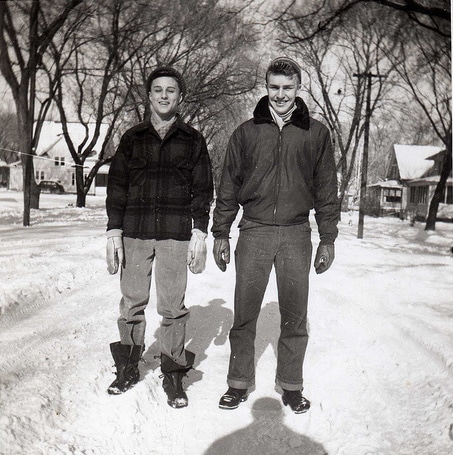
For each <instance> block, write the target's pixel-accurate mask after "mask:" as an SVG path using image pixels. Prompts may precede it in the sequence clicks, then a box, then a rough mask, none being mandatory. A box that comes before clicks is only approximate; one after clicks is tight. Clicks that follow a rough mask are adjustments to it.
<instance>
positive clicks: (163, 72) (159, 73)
mask: <svg viewBox="0 0 453 455" xmlns="http://www.w3.org/2000/svg"><path fill="white" fill-rule="evenodd" d="M158 77H172V78H173V79H175V80H176V82H177V83H178V86H179V91H180V92H181V95H182V96H183V97H184V96H185V94H186V82H185V80H184V78H183V77H182V74H181V73H180V72H179V71H177V70H175V69H174V68H173V67H171V66H159V67H158V68H156V69H155V70H154V71H153V72H152V73H151V74H150V75H149V76H148V80H147V81H146V92H147V93H149V92H150V91H151V84H152V83H153V80H154V79H157V78H158Z"/></svg>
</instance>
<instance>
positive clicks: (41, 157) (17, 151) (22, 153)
mask: <svg viewBox="0 0 453 455" xmlns="http://www.w3.org/2000/svg"><path fill="white" fill-rule="evenodd" d="M0 150H4V151H6V152H12V153H18V154H19V155H26V156H32V157H33V158H38V159H40V160H47V161H52V163H54V162H55V160H54V159H53V158H46V157H45V156H39V155H33V153H26V152H20V151H19V150H11V149H7V148H4V147H0ZM71 166H80V167H84V166H83V164H77V163H74V164H71Z"/></svg>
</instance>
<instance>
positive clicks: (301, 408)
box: [282, 389, 310, 414]
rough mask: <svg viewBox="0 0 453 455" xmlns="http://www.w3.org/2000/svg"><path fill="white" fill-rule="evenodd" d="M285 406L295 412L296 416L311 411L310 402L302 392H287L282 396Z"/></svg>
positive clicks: (284, 391)
mask: <svg viewBox="0 0 453 455" xmlns="http://www.w3.org/2000/svg"><path fill="white" fill-rule="evenodd" d="M282 401H283V404H284V405H285V406H286V405H288V404H289V407H290V408H291V409H292V410H293V411H294V413H295V414H302V413H304V412H307V411H308V410H309V409H310V402H309V401H308V400H307V399H306V398H305V397H303V396H302V391H301V390H285V389H283V395H282Z"/></svg>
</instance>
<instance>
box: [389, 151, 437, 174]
mask: <svg viewBox="0 0 453 455" xmlns="http://www.w3.org/2000/svg"><path fill="white" fill-rule="evenodd" d="M393 148H394V150H395V157H396V161H397V163H398V169H399V173H400V177H401V180H412V179H419V178H422V177H424V176H425V175H426V174H427V173H428V172H429V171H430V170H431V168H432V167H433V166H434V160H433V159H432V158H433V156H435V155H437V154H439V153H440V152H441V151H442V147H436V146H434V145H401V144H395V145H394V146H393Z"/></svg>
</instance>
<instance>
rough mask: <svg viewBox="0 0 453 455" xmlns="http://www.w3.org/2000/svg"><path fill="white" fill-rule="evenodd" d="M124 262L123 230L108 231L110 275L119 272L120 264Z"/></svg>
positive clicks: (108, 265) (108, 268) (108, 266)
mask: <svg viewBox="0 0 453 455" xmlns="http://www.w3.org/2000/svg"><path fill="white" fill-rule="evenodd" d="M123 263H124V247H123V231H122V230H121V229H111V230H110V231H107V270H108V272H109V273H110V275H115V273H116V272H118V268H119V265H120V264H121V265H123Z"/></svg>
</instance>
